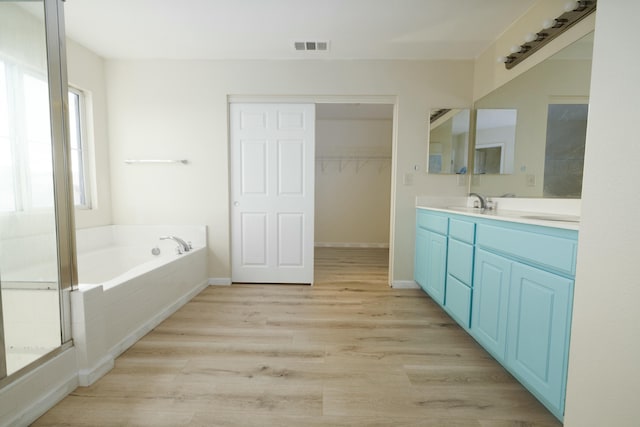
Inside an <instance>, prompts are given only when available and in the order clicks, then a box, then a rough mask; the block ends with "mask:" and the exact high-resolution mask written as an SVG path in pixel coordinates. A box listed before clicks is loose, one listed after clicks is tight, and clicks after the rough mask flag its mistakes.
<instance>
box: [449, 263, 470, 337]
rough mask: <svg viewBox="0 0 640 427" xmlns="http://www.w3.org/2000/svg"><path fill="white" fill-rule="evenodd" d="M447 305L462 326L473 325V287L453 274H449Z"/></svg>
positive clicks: (466, 327)
mask: <svg viewBox="0 0 640 427" xmlns="http://www.w3.org/2000/svg"><path fill="white" fill-rule="evenodd" d="M445 307H446V308H447V310H448V311H449V314H451V316H452V317H453V318H454V319H455V320H456V321H457V322H458V323H459V324H460V325H461V326H462V327H464V328H465V329H468V328H469V326H470V325H471V288H469V287H468V286H466V285H465V284H464V283H462V282H461V281H459V280H458V279H456V278H455V277H453V276H451V275H449V276H447V299H446V302H445Z"/></svg>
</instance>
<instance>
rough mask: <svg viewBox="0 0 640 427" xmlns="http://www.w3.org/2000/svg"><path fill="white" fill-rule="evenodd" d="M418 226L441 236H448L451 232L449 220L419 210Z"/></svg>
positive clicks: (442, 216)
mask: <svg viewBox="0 0 640 427" xmlns="http://www.w3.org/2000/svg"><path fill="white" fill-rule="evenodd" d="M417 224H418V227H421V228H426V229H427V230H431V231H435V232H436V233H440V234H447V232H448V231H449V218H447V217H446V216H444V215H438V214H435V213H432V212H427V211H423V210H418V213H417Z"/></svg>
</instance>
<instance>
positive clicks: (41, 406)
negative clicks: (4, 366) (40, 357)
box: [0, 347, 78, 426]
mask: <svg viewBox="0 0 640 427" xmlns="http://www.w3.org/2000/svg"><path fill="white" fill-rule="evenodd" d="M64 357H73V358H74V359H75V349H74V348H73V347H71V348H69V349H68V350H66V351H65V352H64V353H62V354H60V355H59V356H57V358H64ZM55 363H56V361H55V360H51V361H49V362H47V363H45V364H44V365H42V366H40V367H38V368H36V369H35V370H34V371H31V372H30V373H28V374H27V375H26V376H25V377H23V378H20V379H19V380H17V381H16V383H13V384H11V385H10V386H9V387H7V388H13V389H14V390H15V389H16V388H22V386H21V385H20V383H23V384H26V383H36V382H37V380H36V379H35V377H37V376H41V375H43V374H42V372H43V371H46V370H47V369H51V368H50V365H51V364H55ZM53 369H55V367H54V368H53ZM44 375H48V376H50V374H44ZM30 387H31V389H32V390H31V391H30V392H29V393H28V394H25V395H24V398H23V401H24V400H30V399H35V400H34V401H33V402H32V403H30V404H29V405H28V406H27V407H26V408H24V409H23V410H21V411H20V412H19V413H17V414H15V415H14V416H13V417H11V418H10V419H2V420H0V424H2V425H7V426H27V425H30V424H31V423H33V422H34V421H35V420H37V419H38V418H40V417H41V416H42V415H44V413H45V412H47V411H48V410H49V409H51V408H53V407H54V406H55V405H56V404H58V403H59V402H60V401H61V400H62V399H64V398H65V397H67V396H68V395H69V393H71V392H72V391H73V390H75V389H76V387H78V376H77V374H76V372H75V371H74V372H73V373H70V374H69V375H67V377H66V378H64V379H63V380H62V381H60V382H58V384H47V386H46V390H47V392H46V393H43V394H42V395H40V396H34V395H33V394H34V392H35V394H37V391H38V390H42V388H39V387H36V388H34V384H31V386H30ZM5 422H6V424H4V423H5Z"/></svg>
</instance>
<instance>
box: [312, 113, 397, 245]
mask: <svg viewBox="0 0 640 427" xmlns="http://www.w3.org/2000/svg"><path fill="white" fill-rule="evenodd" d="M392 132H393V121H392V120H353V119H351V120H348V119H347V120H328V119H318V120H317V121H316V199H315V200H316V208H315V241H316V245H324V246H341V245H346V246H349V245H356V246H357V245H363V246H388V245H389V219H390V203H391V142H392V135H393V134H392ZM368 157H370V158H372V159H370V160H366V159H367V158H368ZM378 158H380V159H379V160H378ZM348 159H352V160H348ZM374 159H375V160H374Z"/></svg>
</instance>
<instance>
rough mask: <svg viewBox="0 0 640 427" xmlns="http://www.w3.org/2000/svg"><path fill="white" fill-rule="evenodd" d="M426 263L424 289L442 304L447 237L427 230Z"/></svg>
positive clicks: (445, 271) (445, 272)
mask: <svg viewBox="0 0 640 427" xmlns="http://www.w3.org/2000/svg"><path fill="white" fill-rule="evenodd" d="M426 255H427V257H426V259H427V264H426V268H427V271H426V287H425V290H426V291H427V292H428V293H429V295H431V298H433V300H434V301H436V302H437V303H438V304H440V305H444V297H445V295H444V284H445V280H446V274H447V268H446V267H447V238H446V237H445V236H443V235H442V234H438V233H433V232H429V234H428V235H427V254H426Z"/></svg>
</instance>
